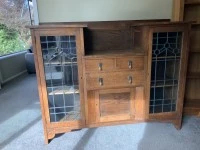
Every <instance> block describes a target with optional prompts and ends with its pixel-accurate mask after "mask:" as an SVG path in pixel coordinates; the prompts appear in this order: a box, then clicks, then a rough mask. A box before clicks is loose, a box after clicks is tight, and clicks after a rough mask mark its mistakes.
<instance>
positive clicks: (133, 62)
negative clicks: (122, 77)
mask: <svg viewBox="0 0 200 150" xmlns="http://www.w3.org/2000/svg"><path fill="white" fill-rule="evenodd" d="M116 68H117V69H128V70H143V69H144V57H127V58H117V59H116Z"/></svg>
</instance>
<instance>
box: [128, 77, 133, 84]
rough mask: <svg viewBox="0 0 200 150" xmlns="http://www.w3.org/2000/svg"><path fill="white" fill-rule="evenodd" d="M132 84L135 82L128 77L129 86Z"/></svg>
mask: <svg viewBox="0 0 200 150" xmlns="http://www.w3.org/2000/svg"><path fill="white" fill-rule="evenodd" d="M132 82H133V78H132V76H128V83H129V84H132Z"/></svg>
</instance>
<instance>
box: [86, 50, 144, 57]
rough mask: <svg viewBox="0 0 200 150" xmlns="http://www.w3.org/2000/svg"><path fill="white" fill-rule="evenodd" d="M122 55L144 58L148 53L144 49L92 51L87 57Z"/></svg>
mask: <svg viewBox="0 0 200 150" xmlns="http://www.w3.org/2000/svg"><path fill="white" fill-rule="evenodd" d="M122 55H123V56H124V55H128V56H129V55H136V56H144V55H146V53H145V51H144V50H143V49H142V48H134V49H124V50H98V51H92V50H90V51H89V53H88V54H86V55H85V57H99V56H122Z"/></svg>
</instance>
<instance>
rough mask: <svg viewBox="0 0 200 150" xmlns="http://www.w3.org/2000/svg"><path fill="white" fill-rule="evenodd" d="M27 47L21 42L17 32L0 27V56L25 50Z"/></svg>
mask: <svg viewBox="0 0 200 150" xmlns="http://www.w3.org/2000/svg"><path fill="white" fill-rule="evenodd" d="M27 46H28V45H27V44H26V43H25V42H23V41H22V40H20V38H19V33H18V32H17V31H15V30H13V29H8V28H7V27H5V26H4V25H0V55H5V54H9V53H14V52H17V51H20V50H24V49H26V48H27Z"/></svg>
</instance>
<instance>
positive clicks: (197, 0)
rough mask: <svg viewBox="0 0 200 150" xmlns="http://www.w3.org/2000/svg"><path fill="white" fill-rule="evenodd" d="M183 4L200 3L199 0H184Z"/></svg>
mask: <svg viewBox="0 0 200 150" xmlns="http://www.w3.org/2000/svg"><path fill="white" fill-rule="evenodd" d="M185 4H186V5H188V4H190V5H191V4H200V0H185Z"/></svg>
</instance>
